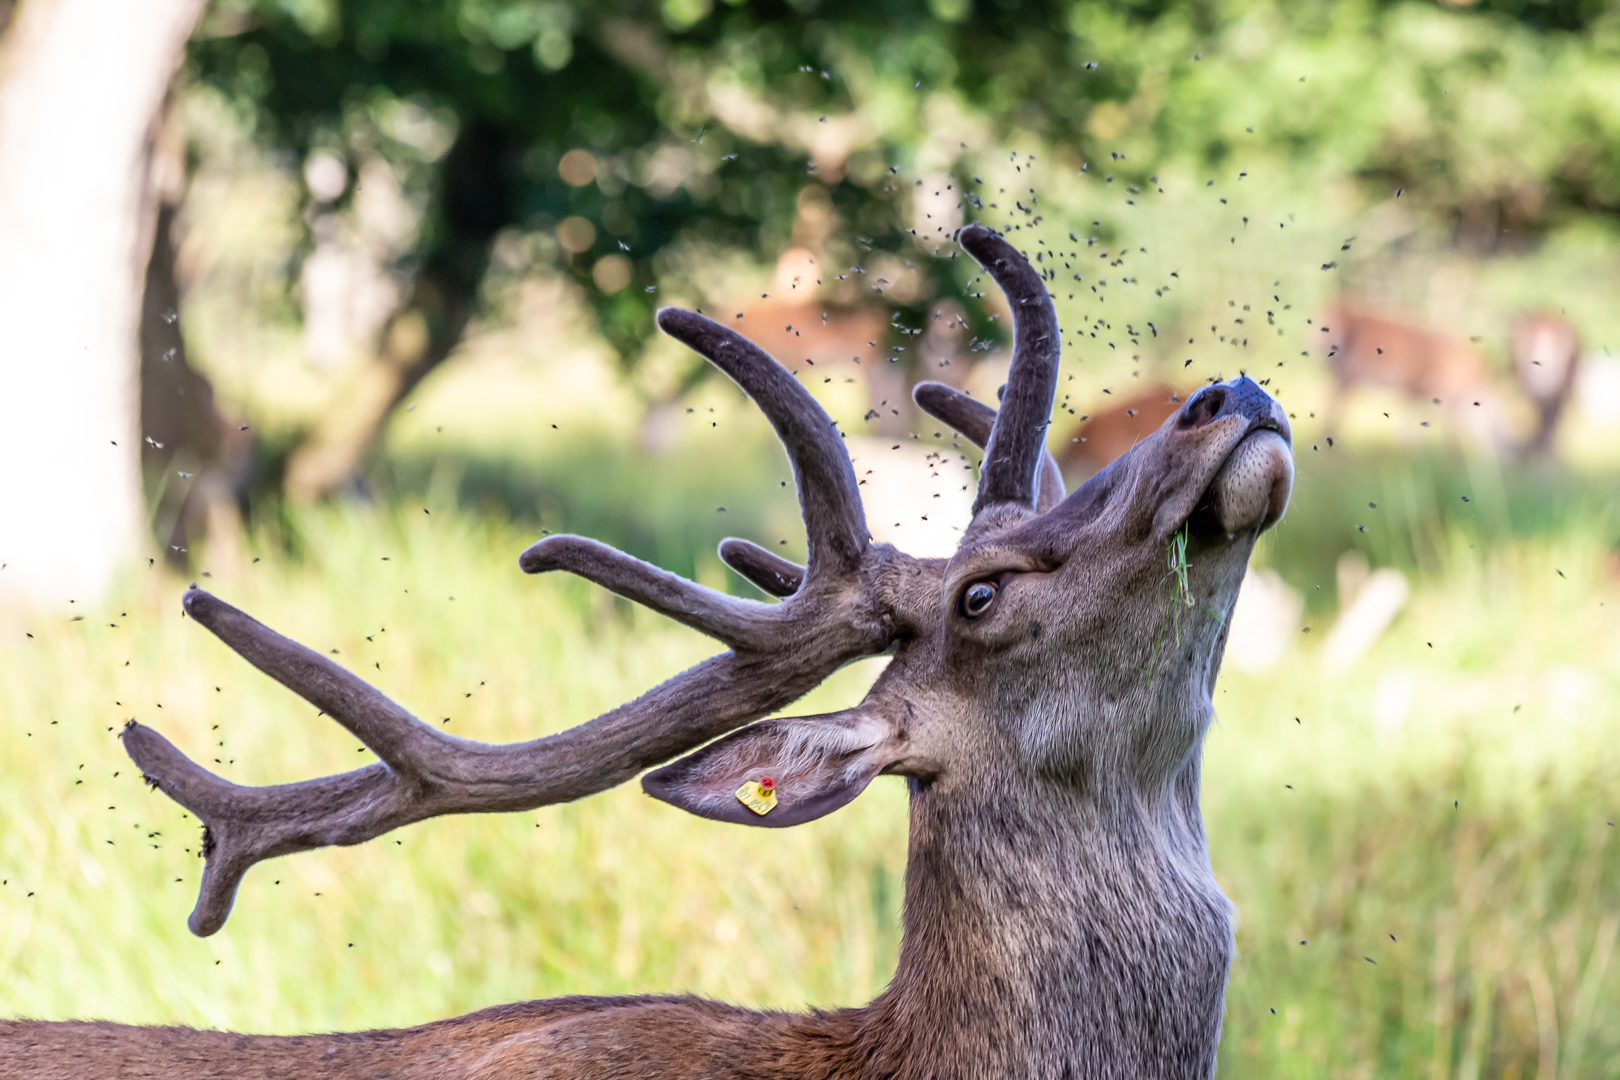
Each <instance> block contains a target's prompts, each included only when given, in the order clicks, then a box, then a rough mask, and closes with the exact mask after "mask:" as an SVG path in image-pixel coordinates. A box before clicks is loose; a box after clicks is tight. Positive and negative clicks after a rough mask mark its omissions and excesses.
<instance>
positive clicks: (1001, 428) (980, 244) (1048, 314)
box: [957, 225, 1061, 517]
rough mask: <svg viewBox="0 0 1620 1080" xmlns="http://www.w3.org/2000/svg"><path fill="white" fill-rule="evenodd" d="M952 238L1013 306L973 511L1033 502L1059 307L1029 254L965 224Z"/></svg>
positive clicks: (1052, 387)
mask: <svg viewBox="0 0 1620 1080" xmlns="http://www.w3.org/2000/svg"><path fill="white" fill-rule="evenodd" d="M957 242H958V243H959V244H961V245H962V248H963V250H965V251H966V252H967V253H968V254H969V255H972V256H973V258H974V259H976V260H977V261H978V263H979V265H981V266H983V267H984V268H985V269H986V270H987V271H989V273H990V276H991V277H993V278H994V279H995V281H996V284H997V285H998V286H1000V288H1001V291H1002V292H1003V293H1005V294H1006V296H1007V303H1008V304H1009V305H1010V306H1011V307H1012V312H1013V359H1012V370H1011V372H1010V373H1009V374H1008V376H1007V394H1006V397H1005V398H1004V399H1003V401H1002V404H1001V411H1000V412H999V413H997V415H996V421H995V425H994V427H993V428H992V430H991V433H990V439H989V441H988V446H987V448H986V451H985V457H984V465H983V466H982V467H981V469H980V471H979V494H978V498H976V499H975V500H974V502H973V514H974V516H975V517H977V516H978V515H979V513H980V512H981V511H982V510H983V509H984V508H985V507H987V506H994V505H996V504H998V503H1013V504H1015V505H1022V506H1025V507H1029V508H1030V509H1033V508H1034V506H1035V468H1036V465H1037V464H1038V463H1039V461H1040V455H1041V450H1042V448H1043V447H1044V446H1045V440H1046V428H1047V426H1048V420H1049V417H1050V414H1051V411H1052V399H1053V397H1054V395H1056V393H1057V370H1058V349H1059V346H1060V344H1061V338H1060V337H1059V335H1058V323H1057V311H1056V309H1054V308H1053V306H1052V297H1051V295H1050V294H1049V293H1047V291H1046V286H1045V284H1043V283H1042V281H1041V278H1040V275H1039V274H1037V273H1036V272H1035V268H1034V267H1032V266H1030V265H1029V260H1028V259H1025V258H1024V256H1023V255H1022V254H1020V253H1019V251H1018V249H1017V248H1015V247H1013V246H1012V245H1011V244H1009V243H1008V242H1007V241H1006V240H1004V239H1002V238H1001V237H1000V236H998V235H997V234H996V233H995V232H994V231H992V230H991V229H989V228H986V227H985V226H983V225H969V226H967V227H966V228H964V229H963V230H962V231H961V233H960V234H959V235H958V237H957Z"/></svg>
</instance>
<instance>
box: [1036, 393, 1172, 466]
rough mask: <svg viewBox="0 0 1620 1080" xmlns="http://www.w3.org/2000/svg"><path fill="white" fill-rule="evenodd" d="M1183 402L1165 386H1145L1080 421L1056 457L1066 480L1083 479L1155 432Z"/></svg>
mask: <svg viewBox="0 0 1620 1080" xmlns="http://www.w3.org/2000/svg"><path fill="white" fill-rule="evenodd" d="M1185 400H1186V394H1185V393H1184V392H1182V391H1178V390H1177V389H1176V388H1175V387H1173V386H1170V385H1168V384H1166V383H1149V384H1148V385H1147V386H1144V387H1143V388H1142V389H1141V390H1139V391H1138V392H1136V393H1135V394H1132V395H1131V396H1130V397H1128V398H1126V399H1125V400H1124V401H1121V402H1120V403H1119V404H1117V405H1113V406H1110V407H1109V408H1107V409H1104V410H1102V411H1101V412H1095V413H1092V414H1091V415H1089V416H1083V417H1081V418H1080V421H1081V426H1080V431H1079V433H1078V434H1076V435H1075V436H1074V437H1073V438H1072V439H1071V441H1070V442H1069V445H1068V446H1067V447H1065V448H1064V450H1063V453H1062V454H1061V455H1060V456H1059V458H1058V464H1059V465H1061V466H1062V467H1063V475H1064V476H1066V477H1071V478H1076V479H1080V480H1084V479H1086V478H1087V477H1090V476H1093V475H1095V474H1096V473H1098V472H1100V471H1101V470H1102V468H1103V467H1104V466H1105V465H1107V464H1108V463H1109V462H1111V461H1113V460H1114V459H1115V458H1117V457H1119V456H1120V455H1121V454H1123V453H1124V452H1125V451H1127V450H1129V449H1130V448H1131V447H1133V446H1135V445H1136V444H1137V443H1139V442H1141V441H1142V440H1143V439H1145V438H1147V437H1148V436H1149V435H1151V434H1153V433H1154V432H1155V431H1157V430H1158V429H1159V425H1160V424H1162V423H1164V421H1165V420H1166V419H1167V418H1169V417H1170V416H1171V415H1172V414H1174V413H1175V411H1176V410H1177V409H1179V408H1180V407H1181V403H1182V402H1183V401H1185Z"/></svg>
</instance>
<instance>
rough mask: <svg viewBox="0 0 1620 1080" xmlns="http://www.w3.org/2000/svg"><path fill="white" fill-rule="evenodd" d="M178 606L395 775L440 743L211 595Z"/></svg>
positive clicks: (332, 667) (410, 770)
mask: <svg viewBox="0 0 1620 1080" xmlns="http://www.w3.org/2000/svg"><path fill="white" fill-rule="evenodd" d="M180 606H181V607H182V608H184V609H185V612H186V614H187V615H190V616H191V617H192V618H193V619H196V620H197V621H198V622H199V623H201V624H202V625H203V626H206V627H207V628H208V629H209V630H212V631H213V632H214V636H215V637H217V638H219V639H220V640H221V641H223V642H224V643H225V644H227V645H229V646H230V647H231V648H232V649H233V650H235V652H236V653H237V655H239V656H241V657H242V659H244V660H246V661H247V662H248V663H250V664H252V665H253V666H254V667H256V668H258V669H259V670H260V671H262V672H264V673H265V674H266V675H268V676H270V677H271V678H272V679H274V680H276V682H278V683H280V684H281V685H282V686H285V687H286V688H287V689H289V690H291V691H292V692H293V693H295V694H297V695H298V696H300V697H302V698H303V699H304V700H305V701H307V702H309V703H310V704H311V705H314V706H315V707H316V708H318V709H320V710H321V711H322V712H323V713H329V714H331V716H332V718H333V719H334V720H336V721H337V722H338V723H340V724H342V725H343V726H344V727H346V728H348V729H349V732H350V734H352V735H353V736H354V737H355V738H357V739H359V740H360V741H361V742H363V743H365V744H366V746H367V747H368V748H370V750H371V751H372V752H373V753H375V754H376V755H377V757H378V758H380V759H381V760H382V761H383V762H385V763H386V764H387V765H388V766H389V768H391V769H393V770H394V771H395V772H398V773H401V774H403V775H405V776H412V775H414V771H415V764H414V763H415V761H416V760H418V759H419V758H420V756H421V755H422V753H423V751H424V750H425V749H426V748H427V747H428V746H429V745H431V744H432V743H434V742H436V741H438V740H439V739H441V738H442V737H441V736H440V734H439V733H438V732H437V731H434V730H433V729H432V728H431V727H429V726H428V725H426V724H424V723H422V721H420V720H418V719H416V717H414V716H412V715H411V714H410V713H408V712H406V711H405V710H404V709H402V708H400V707H399V706H398V705H396V704H394V702H392V701H390V700H389V699H388V698H387V697H385V696H384V695H383V694H382V693H380V692H379V691H378V690H377V688H376V687H374V686H372V685H371V684H370V683H368V682H365V681H364V680H362V679H359V678H356V677H355V676H354V675H353V674H351V673H350V672H349V671H347V670H345V669H344V668H341V667H339V666H338V665H336V664H334V663H332V661H330V660H328V659H327V658H326V657H324V656H322V655H321V654H320V653H318V652H315V651H313V650H311V649H306V648H305V647H304V646H302V645H300V644H298V642H296V641H293V640H291V639H289V638H284V637H282V636H281V635H280V634H278V633H276V632H275V631H274V630H272V629H270V628H269V627H268V626H266V625H264V624H263V623H261V622H259V621H258V620H257V619H255V618H253V617H252V616H251V615H248V614H247V613H245V612H243V611H240V610H238V609H236V608H234V607H232V606H231V605H229V604H227V603H225V602H224V601H222V600H220V599H218V598H217V597H215V596H213V595H212V594H210V593H207V592H204V591H203V590H201V589H196V588H193V589H188V590H187V591H186V594H185V596H183V597H182V598H181V599H180Z"/></svg>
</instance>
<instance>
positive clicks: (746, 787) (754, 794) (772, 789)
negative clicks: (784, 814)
mask: <svg viewBox="0 0 1620 1080" xmlns="http://www.w3.org/2000/svg"><path fill="white" fill-rule="evenodd" d="M737 801H738V802H740V803H742V804H743V805H744V806H746V807H748V809H750V810H752V811H753V812H754V813H756V814H758V815H759V816H760V817H764V816H765V815H766V814H768V813H770V812H771V811H772V810H775V809H776V781H775V780H772V779H771V778H770V777H768V776H767V777H765V778H764V779H763V780H760V781H759V782H758V783H756V782H754V781H753V780H750V781H748V782H747V783H745V784H743V786H742V787H740V788H738V789H737Z"/></svg>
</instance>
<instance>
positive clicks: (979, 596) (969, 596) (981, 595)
mask: <svg viewBox="0 0 1620 1080" xmlns="http://www.w3.org/2000/svg"><path fill="white" fill-rule="evenodd" d="M995 599H996V583H995V582H993V581H975V582H974V583H973V584H971V585H969V586H968V587H967V591H965V592H964V593H962V614H963V615H965V616H967V617H968V618H970V619H977V618H978V617H979V616H980V615H983V614H984V613H985V612H986V611H989V610H990V605H991V604H993V603H995Z"/></svg>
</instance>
